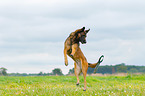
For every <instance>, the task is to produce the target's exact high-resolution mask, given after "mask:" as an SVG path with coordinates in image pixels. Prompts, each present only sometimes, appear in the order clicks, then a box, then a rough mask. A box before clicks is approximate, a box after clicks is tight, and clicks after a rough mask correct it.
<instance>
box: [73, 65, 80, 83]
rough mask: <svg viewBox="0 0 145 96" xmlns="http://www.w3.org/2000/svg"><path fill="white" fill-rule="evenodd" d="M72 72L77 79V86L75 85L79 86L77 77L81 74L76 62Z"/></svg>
mask: <svg viewBox="0 0 145 96" xmlns="http://www.w3.org/2000/svg"><path fill="white" fill-rule="evenodd" d="M74 71H75V75H76V77H77V84H76V85H79V75H80V73H81V68H80V66H79V65H78V64H77V63H76V62H75V63H74Z"/></svg>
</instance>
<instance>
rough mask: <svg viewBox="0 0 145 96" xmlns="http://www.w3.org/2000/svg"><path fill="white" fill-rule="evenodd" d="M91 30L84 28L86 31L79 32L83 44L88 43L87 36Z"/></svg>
mask: <svg viewBox="0 0 145 96" xmlns="http://www.w3.org/2000/svg"><path fill="white" fill-rule="evenodd" d="M89 31H90V29H88V30H84V31H82V32H79V33H78V39H79V41H80V42H81V43H82V44H86V43H87V41H86V37H87V33H88V32H89Z"/></svg>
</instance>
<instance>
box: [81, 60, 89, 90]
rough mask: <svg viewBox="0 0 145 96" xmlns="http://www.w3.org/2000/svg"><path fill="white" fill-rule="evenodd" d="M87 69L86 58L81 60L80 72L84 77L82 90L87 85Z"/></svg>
mask: <svg viewBox="0 0 145 96" xmlns="http://www.w3.org/2000/svg"><path fill="white" fill-rule="evenodd" d="M87 70H88V63H87V61H86V60H82V72H83V77H84V89H83V91H86V87H87V82H86V75H87Z"/></svg>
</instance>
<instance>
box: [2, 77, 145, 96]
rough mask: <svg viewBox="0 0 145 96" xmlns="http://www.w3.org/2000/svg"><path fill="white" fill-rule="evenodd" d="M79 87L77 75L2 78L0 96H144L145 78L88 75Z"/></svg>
mask: <svg viewBox="0 0 145 96" xmlns="http://www.w3.org/2000/svg"><path fill="white" fill-rule="evenodd" d="M83 84H84V83H83V77H82V76H80V85H79V86H76V77H75V76H44V77H4V76H1V77H0V96H17V95H18V96H95V95H96V96H109V95H110V96H145V75H139V76H131V75H128V76H124V77H122V76H108V77H97V76H87V91H83V86H84V85H83Z"/></svg>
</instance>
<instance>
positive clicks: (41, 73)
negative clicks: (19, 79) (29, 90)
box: [5, 68, 63, 76]
mask: <svg viewBox="0 0 145 96" xmlns="http://www.w3.org/2000/svg"><path fill="white" fill-rule="evenodd" d="M51 75H63V73H62V70H61V69H60V68H55V69H53V70H52V72H51V73H43V72H39V73H30V74H27V73H8V74H7V76H51ZM5 76H6V75H5Z"/></svg>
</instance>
